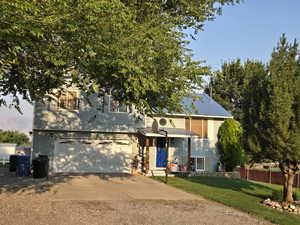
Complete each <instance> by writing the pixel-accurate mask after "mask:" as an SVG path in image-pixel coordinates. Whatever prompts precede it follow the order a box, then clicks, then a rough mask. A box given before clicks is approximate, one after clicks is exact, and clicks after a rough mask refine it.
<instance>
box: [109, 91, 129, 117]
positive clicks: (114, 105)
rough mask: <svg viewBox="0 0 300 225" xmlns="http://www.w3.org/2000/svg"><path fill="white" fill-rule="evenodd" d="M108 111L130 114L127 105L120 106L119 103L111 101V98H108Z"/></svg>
mask: <svg viewBox="0 0 300 225" xmlns="http://www.w3.org/2000/svg"><path fill="white" fill-rule="evenodd" d="M108 106H109V111H110V112H119V113H130V112H131V108H130V107H129V106H128V105H125V104H121V103H120V102H119V101H116V100H114V99H113V97H112V96H111V95H110V96H109V103H108Z"/></svg>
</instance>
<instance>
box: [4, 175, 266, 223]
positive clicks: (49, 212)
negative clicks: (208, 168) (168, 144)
mask: <svg viewBox="0 0 300 225" xmlns="http://www.w3.org/2000/svg"><path fill="white" fill-rule="evenodd" d="M1 173H2V174H4V175H3V176H1V177H0V190H1V192H0V193H1V194H0V224H1V225H2V224H3V225H10V224H12V225H19V224H20V225H27V224H28V225H32V224H33V225H35V224H43V225H44V224H49V225H50V224H51V225H52V224H53V225H54V224H60V225H65V224H72V225H77V224H88V225H93V224H101V225H143V224H144V225H152V224H153V225H154V224H155V225H165V224H166V225H173V224H174V225H177V224H178V225H194V224H195V225H199V224H201V225H218V224H220V225H221V224H222V225H227V224H228V225H235V224H236V225H240V224H243V225H263V224H265V225H269V224H271V223H269V222H266V221H264V220H262V219H260V218H257V217H253V216H250V215H248V214H246V213H243V212H240V211H237V210H234V209H232V208H230V207H227V206H224V205H221V204H218V203H215V202H211V201H208V200H206V199H202V198H199V197H197V196H193V195H190V194H187V193H184V192H181V191H179V190H177V189H174V188H171V187H168V186H167V185H164V184H161V183H158V182H156V181H153V180H151V179H148V178H145V177H142V176H133V177H122V178H120V177H108V178H107V177H106V178H105V179H104V177H100V176H97V175H89V176H69V177H55V178H53V179H50V180H43V179H32V178H18V177H15V176H13V175H12V174H10V173H7V172H3V171H2V172H1V171H0V174H1ZM110 186H111V190H113V191H114V192H119V193H124V194H122V196H124V198H120V196H121V195H118V193H116V196H117V197H116V198H114V197H113V195H112V193H113V192H109V190H108V189H110V188H109V187H110ZM135 188H136V190H135ZM141 188H143V190H141ZM153 189H156V190H155V191H157V192H155V191H154V190H153ZM157 189H158V190H157ZM97 191H98V192H99V193H98V194H95V193H97ZM106 191H107V192H108V194H107V193H106ZM143 191H144V192H145V196H147V198H146V199H143V198H142V195H137V196H139V197H133V194H132V193H135V192H137V193H141V192H143ZM152 191H153V192H152ZM100 192H101V193H100ZM66 193H71V194H69V195H67V194H66ZM151 193H153V195H154V196H152V197H151ZM157 193H160V195H158V194H157ZM65 195H66V196H67V197H66V198H63V196H65ZM70 196H72V198H70ZM93 196H94V198H93ZM107 196H110V198H107ZM157 196H161V199H158V198H157ZM171 196H173V197H171ZM169 199H171V200H169Z"/></svg>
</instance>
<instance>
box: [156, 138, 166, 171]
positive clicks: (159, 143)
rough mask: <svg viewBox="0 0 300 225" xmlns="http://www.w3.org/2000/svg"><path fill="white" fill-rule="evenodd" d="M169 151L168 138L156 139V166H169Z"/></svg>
mask: <svg viewBox="0 0 300 225" xmlns="http://www.w3.org/2000/svg"><path fill="white" fill-rule="evenodd" d="M167 158H168V153H167V149H166V138H157V139H156V167H166V166H167Z"/></svg>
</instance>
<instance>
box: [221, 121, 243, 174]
mask: <svg viewBox="0 0 300 225" xmlns="http://www.w3.org/2000/svg"><path fill="white" fill-rule="evenodd" d="M241 135H242V129H241V125H240V123H239V122H238V121H236V120H234V119H227V120H225V121H224V123H223V124H222V125H221V126H220V129H219V132H218V148H219V150H220V155H221V157H220V159H221V162H222V163H223V164H224V165H225V170H226V171H233V170H234V168H235V167H236V166H240V165H241V164H242V163H243V162H244V159H245V154H244V150H243V148H242V145H241Z"/></svg>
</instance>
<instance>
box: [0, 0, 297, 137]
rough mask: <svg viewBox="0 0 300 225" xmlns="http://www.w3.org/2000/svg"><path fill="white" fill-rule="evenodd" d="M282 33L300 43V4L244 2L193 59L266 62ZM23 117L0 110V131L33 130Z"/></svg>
mask: <svg viewBox="0 0 300 225" xmlns="http://www.w3.org/2000/svg"><path fill="white" fill-rule="evenodd" d="M282 33H286V35H287V37H288V39H289V40H290V41H291V40H293V39H295V38H296V39H298V40H300V0H245V1H244V3H242V4H240V5H236V6H227V7H225V8H224V9H223V15H222V16H218V17H217V18H216V20H215V21H212V22H207V23H206V26H205V27H204V31H203V32H201V33H200V34H199V35H198V39H197V40H195V41H192V43H191V44H190V47H191V48H192V49H193V51H194V59H197V60H205V61H206V64H207V65H210V66H211V67H212V69H214V70H217V69H219V68H220V66H221V65H222V62H224V61H228V60H233V59H236V58H241V59H242V60H246V59H257V60H261V61H263V62H267V61H268V60H269V59H270V55H271V52H272V50H273V48H274V47H275V46H276V44H277V42H278V40H279V37H280V35H281V34H282ZM23 109H24V114H23V115H18V113H17V112H16V110H14V109H5V108H3V107H1V108H0V129H17V130H21V131H25V132H28V131H30V130H31V129H32V116H33V110H32V107H31V106H30V105H28V104H26V103H23Z"/></svg>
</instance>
